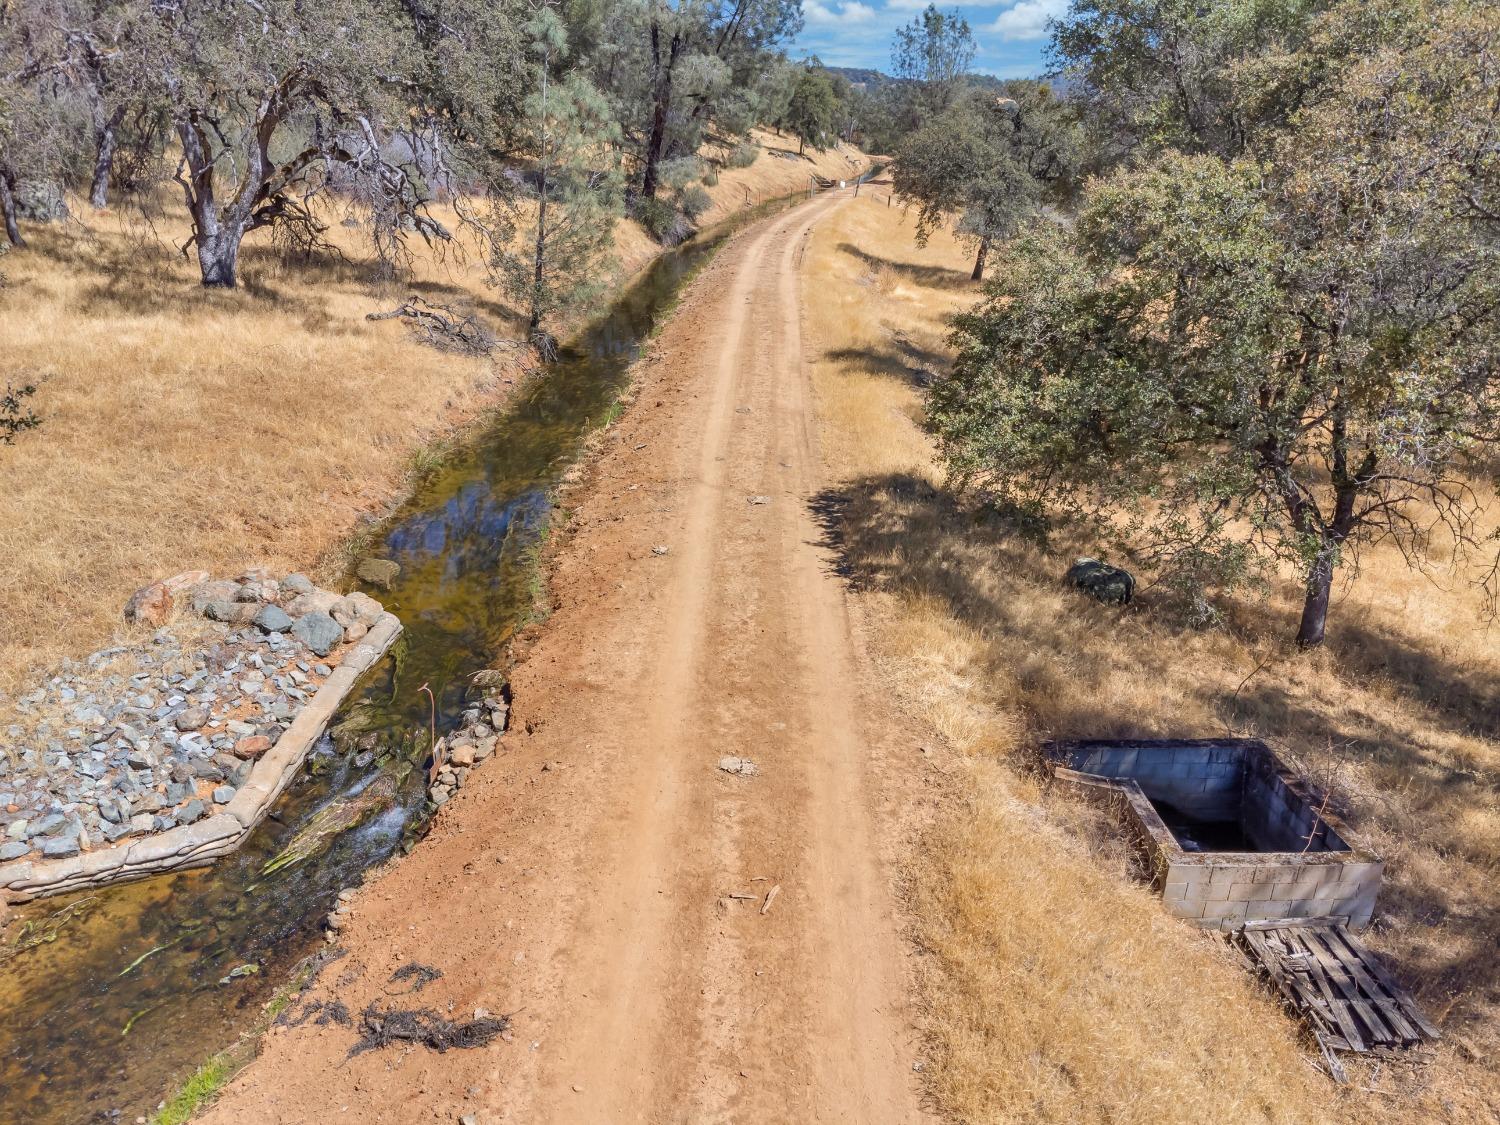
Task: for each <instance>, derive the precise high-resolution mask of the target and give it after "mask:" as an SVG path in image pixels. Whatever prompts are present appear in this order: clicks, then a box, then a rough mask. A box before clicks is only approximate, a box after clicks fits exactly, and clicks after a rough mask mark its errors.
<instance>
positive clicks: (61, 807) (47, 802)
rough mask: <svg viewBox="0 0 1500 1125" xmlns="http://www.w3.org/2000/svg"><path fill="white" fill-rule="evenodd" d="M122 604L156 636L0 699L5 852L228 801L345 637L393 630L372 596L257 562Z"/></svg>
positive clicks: (146, 827) (72, 842)
mask: <svg viewBox="0 0 1500 1125" xmlns="http://www.w3.org/2000/svg"><path fill="white" fill-rule="evenodd" d="M125 615H126V618H127V620H129V621H130V622H132V623H134V624H137V625H142V626H148V627H151V626H154V627H155V631H154V633H153V635H151V636H150V638H149V639H147V640H143V641H141V642H138V643H133V644H124V645H116V646H112V647H110V648H105V649H101V650H99V651H98V652H95V653H92V654H90V655H89V656H88V657H86V658H84V659H82V660H78V661H70V662H68V663H66V664H65V665H63V666H62V667H61V668H59V669H58V670H57V673H56V674H55V675H53V676H52V677H50V678H49V679H47V680H46V682H44V683H42V684H41V685H39V686H38V687H36V688H35V689H34V690H32V691H30V692H27V693H25V694H23V695H22V696H21V697H20V698H18V699H16V700H14V701H13V702H12V703H11V704H10V705H9V706H8V707H6V706H4V705H3V704H0V861H16V860H57V859H67V858H70V857H74V856H78V855H80V853H87V852H89V851H91V850H92V849H95V848H98V847H100V846H101V845H110V844H114V843H116V842H119V841H122V840H124V839H125V838H127V837H133V836H146V835H150V834H153V833H162V832H167V831H170V830H172V829H175V828H179V827H182V826H185V825H191V824H194V823H196V822H198V821H201V820H203V819H204V818H211V817H213V816H214V815H215V814H216V813H220V812H223V811H224V810H225V808H226V806H229V805H230V804H231V803H232V802H233V801H234V799H235V797H236V794H237V793H238V792H239V790H240V789H241V788H242V787H243V786H244V785H245V784H246V782H247V780H248V779H249V778H250V776H251V773H252V771H253V769H254V766H255V763H256V762H257V760H259V759H261V758H262V757H263V756H264V755H266V754H267V752H268V751H270V750H271V749H272V748H273V747H275V746H276V745H277V743H278V742H279V741H280V740H281V738H282V736H283V734H285V733H286V732H287V730H288V729H289V728H291V727H292V726H293V724H294V723H295V721H296V719H297V716H298V715H299V713H301V712H302V710H303V709H304V708H305V707H306V706H307V705H308V704H309V703H310V702H311V701H312V699H313V697H314V696H315V695H317V693H318V692H319V690H320V688H322V687H323V685H324V684H325V683H326V682H327V681H328V679H329V677H331V676H332V675H333V674H334V671H335V669H337V668H338V667H339V665H340V664H341V663H342V662H343V661H344V659H345V658H346V656H347V655H348V654H349V651H350V649H351V646H353V645H354V644H355V643H356V642H359V641H360V640H362V639H363V638H364V637H366V636H367V635H368V634H369V632H370V630H371V628H372V627H375V626H376V625H377V624H379V623H382V622H386V623H388V624H387V626H386V631H390V628H391V627H392V626H394V629H396V630H399V625H398V624H396V623H395V622H394V619H392V618H390V615H388V614H386V613H385V610H384V608H383V607H382V606H381V605H380V603H379V602H377V601H375V600H374V599H373V598H370V597H369V596H367V595H365V594H362V593H354V594H349V595H340V594H337V593H334V592H332V591H329V590H324V589H320V588H319V587H317V586H316V585H314V584H313V583H312V581H311V580H309V579H308V578H306V577H305V576H303V575H300V574H290V575H286V576H284V577H281V578H277V577H275V576H274V575H272V574H271V573H269V572H267V571H264V570H259V569H257V570H250V571H246V572H245V573H244V574H242V575H240V576H239V577H238V578H235V579H232V580H214V579H212V578H211V577H210V576H209V575H208V574H206V573H204V572H190V573H187V574H183V575H178V576H176V577H174V578H172V579H168V580H166V581H164V582H157V583H152V584H151V585H150V586H147V587H143V588H142V589H141V590H140V591H137V593H136V594H135V595H133V596H132V597H131V599H130V602H129V603H128V604H127V607H126V611H125ZM386 643H388V642H386ZM5 711H9V712H10V713H9V714H6V713H5Z"/></svg>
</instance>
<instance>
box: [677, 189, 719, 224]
mask: <svg viewBox="0 0 1500 1125" xmlns="http://www.w3.org/2000/svg"><path fill="white" fill-rule="evenodd" d="M713 205H714V200H713V196H711V195H709V194H708V191H707V190H706V189H704V188H703V187H701V186H700V185H698V184H690V185H689V186H687V187H685V188H683V189H682V202H681V206H682V213H683V214H684V215H685V216H686V217H687V219H688V221H689V222H696V221H697V220H698V218H699V216H701V215H702V214H703V213H704V212H705V211H707V210H708V209H709V208H710V207H712V206H713Z"/></svg>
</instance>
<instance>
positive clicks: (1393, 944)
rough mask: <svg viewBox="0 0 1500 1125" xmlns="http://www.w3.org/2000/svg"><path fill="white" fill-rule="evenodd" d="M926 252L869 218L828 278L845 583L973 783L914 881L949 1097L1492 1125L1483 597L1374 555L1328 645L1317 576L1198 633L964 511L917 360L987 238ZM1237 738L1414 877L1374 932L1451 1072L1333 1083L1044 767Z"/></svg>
mask: <svg viewBox="0 0 1500 1125" xmlns="http://www.w3.org/2000/svg"><path fill="white" fill-rule="evenodd" d="M911 232H912V228H911V225H910V223H907V224H906V225H904V226H903V225H902V223H901V212H900V211H899V209H897V210H888V209H887V208H886V206H885V205H884V201H883V199H882V198H879V197H876V198H870V199H861V200H860V201H858V202H857V203H855V204H852V205H850V206H848V207H845V208H844V209H843V210H841V211H839V212H838V213H837V215H836V216H835V217H834V218H832V219H831V220H830V221H828V222H826V223H824V224H822V225H821V226H820V227H819V228H818V229H817V231H816V233H815V235H814V239H813V243H812V248H811V251H810V253H809V255H808V261H807V270H808V278H807V283H806V284H807V290H808V292H810V293H815V294H817V300H815V301H811V302H809V305H808V312H807V316H808V322H809V325H808V326H809V335H810V340H811V341H812V343H813V345H814V347H815V351H814V353H813V354H814V356H815V369H814V371H815V381H816V386H817V391H818V397H819V404H820V411H821V416H822V427H823V433H824V449H825V455H826V457H827V459H828V462H829V468H830V470H831V474H832V476H833V478H834V479H835V480H837V481H839V482H840V483H839V485H838V491H839V492H840V493H841V494H843V495H844V496H845V497H847V501H846V503H845V505H844V508H843V521H842V528H841V531H842V535H843V548H842V549H843V551H844V553H845V555H846V560H845V561H846V562H847V564H848V566H849V570H850V573H851V574H852V575H853V582H854V584H855V586H856V588H857V589H858V591H859V593H858V594H857V597H858V599H859V601H860V603H861V606H862V610H863V612H864V613H865V614H866V615H867V616H868V617H869V618H870V620H871V621H872V622H874V623H875V628H874V631H873V632H874V636H875V638H876V640H875V644H876V648H877V658H878V659H879V661H880V662H881V665H882V669H883V671H884V672H885V673H886V674H887V675H888V676H889V677H890V679H891V680H892V681H893V683H894V684H895V685H896V687H897V690H898V692H900V694H901V695H902V696H903V698H904V700H905V702H906V703H907V705H908V706H909V707H910V708H911V709H912V710H913V711H914V712H915V713H916V714H918V715H919V716H921V717H922V718H923V719H925V721H926V722H928V723H929V724H930V725H931V726H932V727H933V728H935V729H936V731H937V732H939V733H940V734H941V735H942V736H943V738H944V740H945V742H946V743H947V745H948V747H949V748H950V749H951V751H953V752H954V758H955V761H956V763H957V764H956V766H955V768H954V769H953V770H951V771H950V772H948V773H947V774H946V775H945V776H946V780H945V781H944V782H941V783H939V785H938V787H939V789H940V794H939V796H940V800H939V802H938V805H939V810H940V811H939V812H938V813H937V814H936V816H935V818H934V819H933V821H932V822H931V823H930V824H927V825H925V826H922V827H920V828H918V829H917V833H918V835H919V836H920V843H919V846H918V847H916V848H915V849H913V858H912V860H911V861H910V864H909V868H908V870H907V872H906V879H907V887H908V891H909V894H910V897H911V902H912V905H913V907H914V911H915V917H916V918H917V919H918V921H917V923H916V925H917V928H918V932H917V934H916V938H917V941H918V943H919V945H920V946H921V947H922V948H924V950H925V951H926V952H927V954H928V956H926V957H924V958H923V959H922V964H923V966H924V967H923V969H922V983H923V992H924V998H923V999H924V1008H925V1013H926V1017H925V1018H926V1021H927V1033H928V1036H929V1046H930V1052H931V1058H932V1061H931V1064H930V1065H929V1067H928V1069H927V1074H928V1076H929V1081H930V1083H931V1091H932V1093H933V1094H934V1096H935V1097H936V1099H937V1101H938V1103H939V1104H940V1105H941V1106H942V1107H943V1108H944V1109H945V1110H946V1111H947V1112H948V1113H949V1114H950V1115H951V1117H952V1119H954V1120H958V1121H963V1122H966V1123H979V1122H1001V1121H1004V1122H1028V1123H1029V1122H1070V1123H1072V1122H1105V1121H1108V1122H1112V1123H1123V1122H1142V1123H1145V1122H1150V1123H1153V1125H1163V1123H1171V1122H1183V1123H1187V1122H1202V1121H1208V1120H1216V1121H1224V1122H1247V1121H1278V1122H1288V1123H1293V1122H1297V1123H1300V1122H1311V1121H1324V1120H1338V1119H1348V1120H1355V1119H1364V1120H1368V1119H1377V1120H1384V1121H1392V1122H1395V1121H1415V1120H1422V1121H1429V1120H1432V1121H1447V1120H1451V1121H1464V1122H1470V1121H1472V1122H1479V1121H1493V1120H1495V1119H1496V1116H1495V1115H1496V1112H1497V1106H1500V1073H1497V1072H1496V1071H1495V1070H1494V1068H1493V1065H1492V1063H1491V1062H1490V1060H1493V1059H1494V1058H1497V1057H1500V1026H1497V1020H1496V1017H1497V1015H1500V951H1497V946H1496V941H1495V935H1496V934H1497V932H1500V881H1497V879H1496V875H1497V873H1500V808H1497V800H1496V783H1495V778H1496V776H1497V775H1496V766H1497V764H1500V644H1497V638H1500V631H1497V629H1496V628H1493V627H1492V628H1489V629H1486V627H1485V626H1484V624H1483V622H1482V613H1481V609H1482V607H1481V602H1480V598H1479V596H1478V594H1477V593H1476V591H1474V590H1473V589H1472V588H1471V587H1470V586H1469V585H1468V584H1467V583H1466V582H1465V580H1464V579H1465V578H1466V577H1468V576H1465V575H1460V574H1454V573H1452V572H1451V571H1450V570H1447V569H1445V568H1444V567H1443V566H1442V565H1441V564H1439V563H1435V564H1434V566H1433V568H1432V571H1431V574H1430V575H1429V576H1424V575H1421V574H1418V573H1415V572H1413V571H1410V570H1409V569H1408V568H1407V567H1406V565H1405V564H1404V563H1403V562H1402V560H1401V559H1400V558H1399V557H1398V556H1397V555H1395V554H1394V552H1390V551H1385V550H1377V551H1373V552H1371V553H1369V555H1368V556H1367V557H1366V558H1365V560H1364V567H1363V573H1362V574H1361V575H1360V577H1359V580H1358V581H1357V582H1355V583H1353V584H1350V585H1347V586H1346V587H1345V588H1344V589H1343V590H1342V591H1341V592H1340V594H1339V597H1338V603H1337V605H1336V606H1335V608H1334V610H1333V613H1332V616H1331V618H1330V641H1329V644H1328V646H1327V648H1326V649H1325V650H1323V651H1319V652H1315V653H1311V654H1302V655H1299V654H1297V653H1295V651H1294V650H1293V649H1292V648H1291V646H1290V644H1289V643H1288V639H1289V638H1290V637H1291V636H1292V635H1293V632H1294V630H1295V623H1296V616H1295V614H1296V610H1297V608H1298V599H1297V593H1298V590H1297V588H1296V586H1295V583H1293V582H1292V581H1290V580H1288V581H1287V582H1286V584H1285V585H1284V587H1283V588H1281V589H1279V590H1278V591H1276V593H1275V594H1274V596H1272V597H1271V598H1270V599H1269V600H1268V601H1264V602H1262V601H1255V602H1248V601H1247V602H1236V603H1232V604H1228V605H1225V606H1222V607H1221V608H1223V609H1224V610H1225V611H1226V615H1227V618H1228V625H1227V627H1225V628H1223V629H1218V630H1213V631H1202V632H1199V631H1193V630H1190V629H1187V628H1184V627H1181V626H1180V625H1178V624H1176V623H1174V621H1173V619H1172V616H1171V613H1170V612H1169V607H1167V606H1165V605H1163V604H1162V603H1161V601H1160V600H1159V599H1158V598H1153V597H1152V595H1151V593H1150V592H1149V591H1148V592H1147V593H1146V594H1145V596H1144V597H1143V598H1142V599H1141V600H1140V602H1139V604H1138V605H1137V606H1136V607H1134V608H1132V609H1128V610H1120V609H1114V608H1106V607H1104V606H1100V605H1098V604H1096V603H1093V602H1091V601H1088V600H1087V599H1085V598H1083V597H1081V596H1079V595H1077V594H1074V593H1072V592H1070V591H1068V590H1066V589H1064V588H1063V587H1062V585H1061V583H1060V581H1059V579H1060V576H1061V575H1062V573H1063V571H1064V570H1065V569H1066V567H1067V565H1068V563H1069V562H1070V561H1071V559H1072V557H1073V556H1074V554H1075V553H1084V552H1085V551H1088V550H1089V549H1090V548H1092V547H1094V546H1095V545H1094V544H1091V543H1089V542H1087V541H1070V540H1069V539H1068V537H1067V536H1065V535H1054V537H1053V539H1052V541H1051V543H1050V544H1049V545H1048V546H1045V547H1043V546H1039V545H1037V544H1036V543H1035V542H1032V541H1028V540H1026V539H1024V538H1023V537H1021V536H1020V535H1018V534H1016V533H1014V532H1013V531H1012V530H1011V529H1009V528H1007V527H1006V526H1005V525H1003V524H1001V523H999V522H996V521H987V520H984V519H982V518H981V519H976V517H975V514H974V513H973V512H970V511H966V510H964V509H963V508H961V507H960V506H958V505H956V504H955V503H954V501H953V500H952V499H951V498H950V497H949V496H948V495H946V494H945V493H944V491H943V490H942V483H943V475H942V471H941V469H940V467H939V466H938V465H937V464H936V463H935V461H934V458H933V454H932V448H931V446H930V443H929V441H928V439H927V438H926V436H925V435H924V434H923V433H922V431H921V429H920V418H921V413H922V392H921V391H920V390H919V389H918V387H917V386H916V385H915V383H914V380H913V378H912V370H913V368H914V367H918V366H922V365H924V364H925V365H927V366H929V367H931V368H934V369H937V370H941V369H942V368H943V366H944V365H945V364H946V362H947V360H948V352H947V345H946V342H945V334H946V326H945V322H946V318H947V317H948V316H949V315H951V314H952V313H953V312H954V311H955V310H957V309H959V308H962V307H964V306H965V305H967V304H968V303H971V302H972V301H973V300H974V298H975V287H974V286H973V285H972V284H971V283H970V282H969V281H968V280H967V278H968V271H969V268H970V265H971V262H970V258H969V255H968V253H967V252H966V251H965V250H964V249H963V248H962V247H959V246H957V245H956V244H954V243H953V242H952V241H951V240H950V239H948V238H946V237H936V238H934V240H933V243H932V245H931V246H930V247H929V248H928V249H927V250H925V251H919V250H917V249H916V248H915V247H914V246H913V243H912V238H911ZM897 333H900V334H901V335H900V336H899V337H898V335H897ZM1224 733H1234V734H1240V735H1254V736H1259V737H1262V738H1266V739H1268V740H1270V741H1272V742H1273V744H1275V745H1276V746H1277V747H1278V748H1279V749H1280V750H1281V751H1282V752H1283V754H1284V755H1285V756H1287V757H1288V758H1289V759H1291V760H1293V761H1295V762H1296V763H1298V764H1299V765H1300V766H1302V768H1304V769H1306V770H1309V771H1311V772H1312V773H1313V774H1314V775H1315V776H1317V777H1318V778H1320V779H1323V780H1325V781H1331V782H1332V787H1333V790H1334V792H1335V793H1336V794H1337V799H1338V801H1339V802H1340V805H1341V806H1342V809H1341V811H1343V812H1345V813H1346V814H1347V816H1348V818H1349V820H1350V821H1351V822H1352V823H1353V824H1354V825H1355V826H1356V828H1357V829H1358V830H1359V831H1360V832H1361V833H1362V834H1363V836H1364V837H1365V838H1366V840H1367V841H1368V842H1369V843H1370V844H1371V845H1372V846H1373V847H1374V848H1375V850H1376V851H1377V852H1378V853H1379V854H1381V855H1382V856H1384V857H1385V858H1386V860H1387V865H1388V866H1387V876H1386V885H1385V891H1384V893H1383V895H1382V901H1381V906H1380V910H1379V912H1378V915H1377V924H1376V926H1375V927H1374V929H1373V930H1372V931H1371V933H1370V935H1369V936H1368V940H1369V941H1370V942H1371V944H1373V945H1374V946H1375V947H1376V948H1377V949H1378V950H1379V951H1380V952H1381V953H1382V954H1384V955H1385V956H1386V957H1387V959H1388V960H1389V961H1390V963H1391V964H1392V965H1394V967H1395V968H1396V969H1397V970H1398V971H1399V973H1400V974H1401V975H1402V976H1403V977H1404V978H1405V979H1406V980H1407V981H1408V982H1409V983H1410V984H1411V985H1413V986H1414V988H1415V990H1416V992H1417V994H1418V996H1419V998H1420V999H1421V1001H1422V1003H1423V1004H1424V1005H1425V1007H1426V1008H1427V1010H1428V1011H1429V1012H1430V1013H1431V1014H1432V1015H1434V1016H1436V1017H1437V1018H1438V1019H1439V1020H1440V1021H1441V1023H1442V1025H1443V1027H1444V1029H1445V1032H1446V1035H1447V1038H1446V1039H1445V1041H1444V1043H1443V1044H1442V1045H1440V1046H1439V1048H1438V1050H1437V1053H1436V1058H1435V1060H1434V1061H1433V1062H1432V1063H1431V1064H1430V1065H1424V1066H1419V1067H1416V1068H1410V1067H1406V1066H1399V1065H1394V1064H1388V1065H1385V1066H1383V1067H1377V1068H1375V1069H1373V1070H1365V1071H1362V1072H1360V1073H1359V1074H1358V1075H1357V1077H1356V1079H1355V1085H1354V1086H1352V1087H1350V1088H1345V1089H1342V1090H1340V1089H1338V1088H1336V1087H1335V1086H1334V1085H1333V1084H1332V1083H1331V1082H1329V1081H1328V1080H1327V1079H1325V1078H1323V1077H1322V1076H1320V1075H1319V1074H1318V1073H1316V1072H1315V1071H1314V1069H1313V1068H1312V1066H1311V1065H1310V1063H1309V1062H1308V1061H1306V1059H1305V1058H1304V1057H1303V1055H1302V1053H1301V1050H1302V1049H1301V1046H1300V1045H1299V1042H1298V1038H1297V1029H1296V1027H1295V1025H1294V1024H1293V1023H1292V1022H1291V1021H1289V1020H1288V1019H1286V1018H1285V1017H1284V1016H1283V1015H1282V1014H1281V1013H1280V1012H1279V1011H1278V1009H1277V1007H1276V1006H1275V1005H1274V1004H1273V1003H1272V1002H1271V1001H1270V1000H1269V999H1268V998H1267V997H1266V996H1265V995H1264V994H1262V993H1261V992H1260V991H1259V990H1258V988H1257V987H1256V986H1255V985H1254V984H1252V982H1251V980H1250V979H1249V977H1248V976H1247V975H1246V974H1245V973H1243V972H1242V971H1241V970H1240V969H1239V968H1238V967H1237V966H1236V965H1235V963H1234V962H1233V961H1232V960H1231V959H1230V958H1229V956H1228V955H1227V954H1226V953H1225V952H1224V950H1223V949H1222V948H1221V947H1220V946H1219V945H1218V943H1217V941H1216V940H1215V939H1213V938H1211V937H1208V936H1204V935H1201V934H1199V933H1197V932H1195V931H1194V930H1193V929H1191V928H1190V927H1188V926H1187V925H1185V924H1182V923H1179V922H1176V921H1173V920H1171V919H1169V918H1168V917H1167V916H1166V915H1165V913H1164V912H1163V911H1162V910H1161V908H1160V905H1159V903H1158V902H1157V901H1156V900H1155V899H1154V898H1153V896H1152V895H1151V894H1150V893H1149V891H1148V890H1147V889H1146V888H1145V887H1144V886H1143V885H1141V884H1139V883H1138V882H1135V881H1133V880H1132V878H1131V877H1130V875H1129V870H1128V868H1129V861H1128V857H1127V855H1126V852H1125V851H1124V850H1123V849H1122V847H1121V846H1120V844H1119V842H1118V839H1117V834H1115V833H1114V832H1112V831H1111V829H1110V827H1109V826H1108V825H1107V824H1104V823H1102V822H1101V820H1100V819H1099V817H1097V816H1096V815H1095V814H1094V813H1093V812H1092V811H1090V810H1089V809H1088V808H1086V807H1085V806H1083V805H1081V804H1079V803H1077V802H1076V801H1075V800H1074V799H1072V798H1071V797H1070V796H1069V795H1068V794H1066V793H1064V792H1062V791H1061V788H1060V787H1058V788H1053V789H1051V790H1048V789H1046V788H1044V787H1043V786H1042V785H1041V784H1039V782H1038V781H1037V780H1036V777H1035V775H1034V774H1033V773H1032V772H1031V771H1029V770H1028V769H1027V764H1026V763H1027V761H1028V749H1029V747H1031V746H1034V745H1035V742H1036V741H1037V739H1038V738H1040V737H1043V736H1046V735H1056V736H1098V737H1126V736H1133V735H1139V736H1148V735H1151V736H1158V737H1191V736H1201V735H1215V734H1224Z"/></svg>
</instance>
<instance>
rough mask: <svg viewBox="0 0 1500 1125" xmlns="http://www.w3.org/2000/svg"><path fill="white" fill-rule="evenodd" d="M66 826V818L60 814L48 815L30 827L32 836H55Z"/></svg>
mask: <svg viewBox="0 0 1500 1125" xmlns="http://www.w3.org/2000/svg"><path fill="white" fill-rule="evenodd" d="M67 826H68V818H67V817H65V816H63V814H62V813H59V812H55V813H48V814H47V815H46V816H44V817H42V819H41V820H39V821H37V822H36V823H35V824H34V825H32V826H31V829H30V832H31V835H32V836H56V835H57V834H58V833H59V832H61V831H62V830H63V829H64V828H66V827H67Z"/></svg>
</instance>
